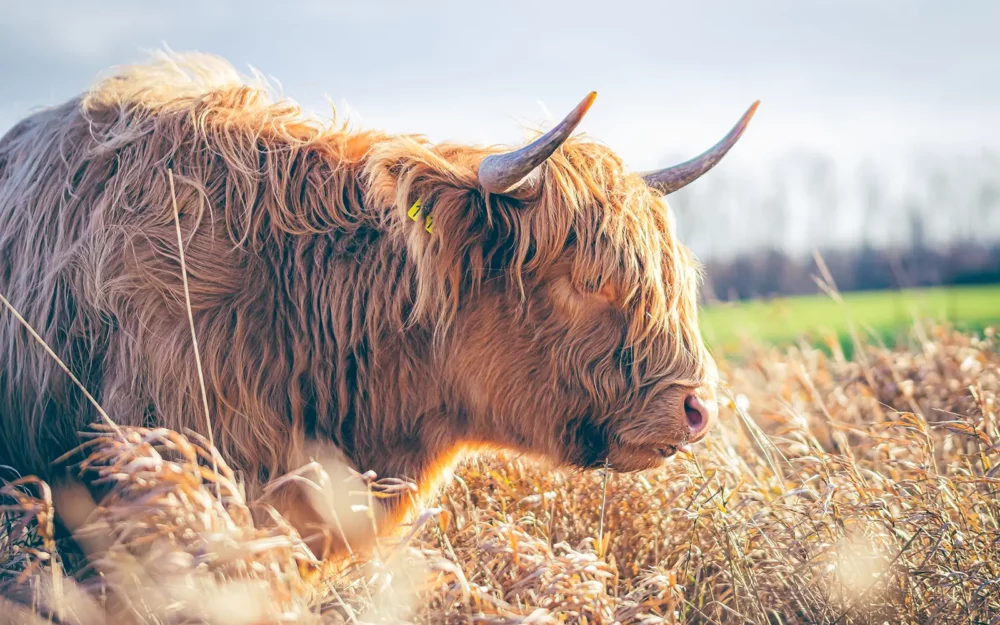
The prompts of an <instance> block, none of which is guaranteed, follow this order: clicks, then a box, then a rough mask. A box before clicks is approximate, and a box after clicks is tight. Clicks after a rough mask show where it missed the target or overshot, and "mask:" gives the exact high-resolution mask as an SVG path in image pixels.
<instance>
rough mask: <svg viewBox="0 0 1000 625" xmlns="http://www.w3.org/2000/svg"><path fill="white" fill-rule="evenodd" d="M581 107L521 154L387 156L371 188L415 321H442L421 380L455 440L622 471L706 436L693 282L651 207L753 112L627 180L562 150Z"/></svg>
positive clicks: (685, 257) (382, 154) (709, 376)
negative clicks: (389, 220)
mask: <svg viewBox="0 0 1000 625" xmlns="http://www.w3.org/2000/svg"><path fill="white" fill-rule="evenodd" d="M592 101H593V94H592V95H591V96H590V97H588V98H587V99H585V100H584V102H582V103H581V104H580V106H578V107H577V108H576V109H575V110H574V111H573V112H572V113H571V114H570V115H569V116H567V118H566V119H564V120H563V121H562V122H561V123H560V124H559V125H557V126H556V127H555V128H553V130H551V131H549V132H548V133H546V134H545V135H543V136H541V137H540V138H538V139H537V140H535V141H534V142H533V143H531V144H530V145H528V146H525V147H524V148H521V149H520V150H517V151H515V152H510V153H504V154H496V153H489V152H484V151H477V150H471V149H469V148H464V147H461V146H437V147H435V148H430V149H425V148H423V147H420V145H418V144H416V143H406V144H405V145H398V146H396V145H387V146H386V147H384V148H380V149H379V150H378V152H377V154H376V159H375V161H376V162H377V163H379V164H376V165H375V166H373V167H372V169H371V177H370V179H371V180H372V181H373V184H374V187H373V193H374V194H375V195H376V197H380V198H383V200H382V201H384V202H391V203H392V204H393V205H394V206H395V208H396V213H395V214H394V219H398V222H399V223H401V224H403V225H402V226H401V228H400V230H399V232H400V233H401V236H402V237H404V238H405V240H406V242H407V247H408V250H409V252H408V253H409V254H410V255H411V257H412V258H413V262H415V263H416V264H417V265H418V267H419V276H420V277H419V279H418V281H417V285H418V287H417V289H416V301H415V310H417V311H418V312H419V311H425V312H427V313H428V314H432V315H436V316H437V319H436V321H435V323H436V325H437V330H438V332H436V336H437V337H438V338H443V339H445V340H443V341H439V342H436V345H438V346H439V347H440V351H439V350H438V349H435V350H434V356H433V357H432V360H433V364H432V368H433V369H434V370H435V371H434V376H435V378H436V379H438V380H440V381H441V382H442V384H443V386H444V387H445V391H444V394H445V399H444V403H445V405H446V408H447V409H448V413H449V414H452V415H454V417H455V423H453V424H452V425H453V426H454V430H455V431H458V432H460V433H461V435H462V436H464V437H465V438H467V439H469V440H468V442H470V443H485V444H500V445H506V446H513V447H516V448H519V449H521V450H524V451H532V452H537V453H541V454H544V455H546V456H549V457H550V458H554V459H557V460H559V461H563V462H567V463H570V464H573V465H576V466H580V467H595V466H600V465H602V464H605V463H607V464H608V465H610V466H611V467H613V468H615V469H618V470H621V471H632V470H640V469H646V468H650V467H653V466H656V465H657V464H659V463H661V462H662V460H663V458H664V457H667V456H670V455H672V454H673V453H675V452H676V451H677V450H678V449H680V448H682V447H683V446H685V445H687V444H690V443H693V442H696V441H698V440H700V439H701V438H703V437H704V436H705V435H706V434H707V433H708V432H709V430H710V429H711V427H712V424H713V422H714V421H715V419H716V415H717V405H716V394H715V384H716V367H715V363H714V362H713V360H712V358H711V356H710V355H709V353H708V351H707V350H706V348H705V345H704V343H703V342H702V340H701V337H700V334H699V329H698V321H697V304H696V298H697V289H698V282H699V270H698V266H697V263H696V261H695V260H694V258H693V257H692V255H691V253H690V252H689V251H688V249H687V248H686V247H685V246H684V245H683V244H682V243H681V242H680V241H678V240H677V236H676V232H675V229H674V226H673V219H672V217H671V215H670V213H669V208H668V206H667V205H666V203H665V202H664V200H663V196H664V195H667V194H669V193H670V192H672V191H674V190H676V189H679V188H681V187H683V186H684V185H686V184H688V183H690V182H691V181H693V180H694V179H696V178H698V177H699V176H701V175H702V174H703V173H705V172H706V171H708V170H709V169H710V168H711V167H713V166H714V165H715V164H716V163H717V162H718V161H719V160H720V159H721V158H722V156H723V155H724V154H725V153H726V152H727V151H728V150H729V148H730V147H732V145H733V144H734V143H735V142H736V140H737V139H738V138H739V136H740V135H741V134H742V132H743V130H744V128H745V126H746V124H747V122H748V121H749V119H750V116H751V115H752V113H753V111H754V109H755V108H756V105H754V107H752V108H751V109H750V110H749V111H748V112H747V113H746V114H745V115H744V117H743V119H741V120H740V123H739V124H737V126H736V127H734V128H733V130H732V131H730V133H729V134H728V135H727V136H726V137H725V138H724V139H723V140H722V141H721V142H720V143H718V144H717V145H716V146H714V147H713V148H712V149H710V150H708V151H707V152H705V153H704V154H702V155H701V156H699V157H697V158H694V159H692V160H690V161H687V162H685V163H683V164H681V165H678V166H675V167H671V168H667V169H664V170H659V171H655V172H648V173H645V174H636V173H630V172H628V171H627V170H626V169H625V168H624V167H623V165H622V163H621V161H620V160H619V159H618V157H617V156H616V155H615V154H614V153H613V152H612V151H610V150H609V149H607V148H605V147H603V146H601V145H598V144H595V143H592V142H586V141H582V140H578V139H570V138H569V137H570V134H571V132H572V131H573V129H574V128H575V126H576V125H577V123H579V121H580V119H581V118H582V116H583V114H584V113H585V112H586V110H587V108H589V106H590V103H591V102H592ZM417 199H420V200H421V202H422V204H423V208H422V209H419V210H425V211H427V212H428V213H429V214H430V215H431V217H432V218H433V229H434V233H433V234H430V235H429V234H428V232H425V228H422V227H420V226H421V224H422V223H423V219H422V217H418V218H416V219H417V221H416V223H414V222H413V221H412V219H414V218H413V217H412V215H411V216H410V217H411V219H410V220H408V219H406V218H404V217H402V213H404V212H406V211H407V207H408V206H411V204H412V203H414V201H415V200H417ZM417 210H418V209H414V211H417ZM432 308H436V311H435V310H431V309H432ZM442 329H443V330H444V331H441V330H442Z"/></svg>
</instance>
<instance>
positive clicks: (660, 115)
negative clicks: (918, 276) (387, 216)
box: [0, 0, 1000, 242]
mask: <svg viewBox="0 0 1000 625" xmlns="http://www.w3.org/2000/svg"><path fill="white" fill-rule="evenodd" d="M6 3H7V4H9V6H7V7H5V8H4V10H3V11H0V84H2V85H4V88H3V89H2V90H0V132H3V131H5V130H6V129H7V128H8V127H10V126H11V125H12V124H14V123H16V122H17V121H18V120H19V119H20V118H22V117H23V116H25V115H27V114H29V113H30V112H31V111H32V110H36V109H37V108H39V107H42V106H49V105H54V104H57V103H59V102H61V101H63V100H65V99H67V98H70V97H73V96H74V95H75V94H77V93H79V92H80V91H81V90H83V89H85V88H86V87H87V86H88V85H89V84H91V83H92V82H93V80H94V79H95V78H96V77H97V76H98V75H99V73H101V72H104V71H107V70H108V69H109V68H111V67H112V66H114V65H119V64H126V63H131V62H135V61H141V60H142V59H143V58H145V56H146V54H147V52H148V51H150V50H154V49H157V48H161V49H162V48H169V49H172V50H174V51H176V52H184V51H199V52H205V53H212V54H218V55H220V56H223V57H225V58H226V59H228V60H229V61H230V62H231V63H233V64H234V65H235V66H236V67H237V68H238V69H240V70H243V71H247V72H249V71H250V70H251V69H256V70H258V71H260V72H261V73H263V74H264V75H266V76H268V77H270V78H271V79H272V80H273V81H274V82H275V83H278V84H280V85H281V88H282V90H283V93H284V94H285V95H286V96H289V97H291V98H293V99H295V100H296V101H298V102H299V103H300V104H301V105H302V106H303V107H304V108H306V109H309V110H311V111H315V112H317V113H320V114H325V113H326V112H327V111H328V110H329V105H328V101H329V102H332V103H333V104H334V105H335V106H336V107H337V109H338V111H339V113H340V114H345V113H346V114H348V116H349V117H350V118H351V119H353V120H354V121H355V122H356V123H359V124H361V125H362V126H364V127H370V128H383V129H385V130H388V131H390V132H419V133H423V134H425V135H427V136H428V137H430V138H431V139H432V140H441V141H443V140H454V141H464V142H472V143H489V144H494V143H503V144H512V145H516V144H518V143H519V142H520V141H521V140H522V139H523V137H524V136H525V126H526V125H527V126H539V125H541V126H544V125H545V124H547V123H551V122H552V121H553V120H554V119H558V118H561V117H562V115H564V114H565V113H566V112H568V111H569V110H570V109H571V108H572V107H573V106H574V105H575V104H576V103H577V102H579V100H580V99H581V98H582V97H583V96H584V95H586V94H587V93H588V92H589V91H591V90H597V92H598V98H597V101H596V103H595V105H594V107H593V108H592V109H591V111H590V113H589V114H588V116H587V118H586V119H585V121H584V122H583V124H581V126H580V128H579V130H580V131H582V132H585V133H586V134H587V135H589V136H590V137H592V138H594V139H596V140H599V141H601V142H603V143H605V144H607V145H609V146H611V147H612V148H613V149H615V150H616V151H617V152H618V153H619V154H620V155H621V156H622V158H623V159H624V160H625V161H626V162H627V163H628V164H629V166H631V167H634V168H635V169H646V168H651V167H658V166H664V165H667V164H671V163H672V162H674V161H676V160H678V159H684V158H687V157H690V156H692V155H694V154H696V153H698V152H700V151H701V150H703V149H705V148H707V147H708V146H710V145H711V144H712V143H714V142H715V141H716V140H717V139H719V138H720V137H721V136H722V135H723V134H724V133H725V132H726V131H727V130H728V129H729V128H730V127H731V126H732V124H733V123H735V121H736V119H737V118H738V117H739V115H740V114H741V113H742V112H743V111H744V110H745V109H746V108H747V106H749V105H750V103H752V102H753V101H754V100H757V99H760V100H761V106H760V109H759V110H758V113H757V115H756V117H755V119H754V121H753V122H752V123H751V125H750V128H749V129H748V130H747V132H746V134H745V135H744V137H743V139H741V141H740V142H739V144H738V145H737V146H736V147H735V148H734V149H733V150H732V151H731V152H730V155H729V156H727V157H726V159H725V160H724V161H723V163H722V164H721V165H720V166H719V167H717V168H716V170H713V172H711V173H709V174H708V175H706V176H705V177H704V178H703V179H702V180H699V181H698V182H697V183H695V185H693V187H692V189H691V191H692V193H691V194H689V195H690V196H691V197H695V196H697V193H698V192H702V195H704V193H705V192H708V191H712V185H713V184H716V185H717V186H723V181H724V180H729V182H728V183H726V184H727V185H728V187H727V188H732V186H733V185H732V180H734V179H735V180H742V181H743V183H742V184H743V186H742V187H741V186H740V185H736V188H737V190H738V191H739V190H740V189H744V188H746V189H749V186H747V185H753V184H756V185H757V187H758V188H757V189H755V190H753V191H751V190H747V191H746V193H745V195H746V196H747V197H751V196H752V197H758V198H759V197H763V195H766V194H767V193H766V192H767V189H766V188H764V187H766V186H767V185H769V184H771V182H770V181H773V179H774V176H775V175H776V174H775V172H776V171H780V170H781V167H782V166H783V165H782V163H784V164H785V166H786V169H787V164H788V162H789V160H791V161H793V165H794V162H795V161H796V159H797V158H798V157H797V156H796V155H800V154H821V155H823V156H824V158H829V159H831V161H832V162H833V163H834V164H835V166H836V168H837V170H838V171H840V172H845V171H853V170H852V169H851V168H854V169H856V168H857V167H867V166H869V165H871V166H874V167H878V168H879V170H880V171H884V172H887V173H885V174H884V175H886V176H890V175H894V176H896V178H897V179H896V181H895V182H893V183H892V184H893V185H896V186H899V185H901V184H902V185H903V186H905V185H906V184H907V183H906V180H908V177H912V176H914V175H917V174H915V173H914V171H913V168H914V167H915V166H914V165H913V164H912V163H911V161H912V158H910V157H911V155H913V154H916V153H921V154H935V155H938V156H941V157H942V158H950V157H951V155H954V158H955V159H961V158H972V159H973V160H975V159H976V158H978V157H977V156H976V155H984V154H987V155H988V154H993V153H995V152H1000V80H997V77H1000V37H998V36H997V32H998V29H1000V28H998V27H1000V2H994V1H991V0H964V1H963V2H960V3H949V2H940V1H937V2H930V1H925V0H905V1H904V0H898V1H891V0H882V1H877V0H867V1H855V0H839V1H837V2H833V1H821V0H816V1H808V2H803V1H802V0H774V1H767V0H758V1H754V2H746V1H743V2H735V1H729V2H722V1H711V0H704V1H699V2H690V1H688V2H683V3H680V2H666V1H657V0H616V1H615V2H606V1H605V2H595V1H576V2H572V1H559V2H545V1H541V0H537V1H534V2H530V1H523V0H506V1H504V2H491V3H478V2H459V1H452V2H444V1H432V0H429V1H425V2H416V1H412V0H411V1H409V2H403V1H395V0H366V1H361V0H357V1H355V0H327V1H321V0H308V1H306V0H303V1H301V2H295V1H292V0H288V1H283V2H275V1H273V0H272V1H270V2H262V1H260V0H243V1H236V0H214V1H213V0H200V1H192V0H174V1H172V2H169V3H167V2H157V3H153V2H142V1H139V0H103V1H101V0H93V1H89V2H83V1H80V0H77V1H71V0H32V1H25V0H6ZM970 155H971V156H970ZM956 162H957V161H956ZM981 164H982V163H980V162H978V161H976V165H977V166H980V165H981ZM893 172H895V173H893ZM838 175H840V174H838ZM713 181H715V183H713ZM900 181H903V182H900ZM887 184H889V183H887ZM695 187H697V188H695ZM740 193H742V192H740ZM755 194H756V195H755ZM848 195H849V194H848ZM713 197H714V196H713ZM713 201H715V202H723V203H724V202H730V203H734V202H735V203H736V204H739V205H740V206H744V205H746V204H748V203H750V202H751V201H750V200H740V199H739V198H738V197H737V198H732V197H730V198H728V199H726V198H722V199H719V198H715V199H714V200H713ZM753 201H754V202H757V201H759V200H753ZM799 204H801V208H799V209H797V210H800V211H802V212H809V211H816V210H819V209H817V208H816V207H815V206H812V205H811V204H810V202H809V201H808V200H803V201H801V202H799ZM807 205H808V206H807ZM750 208H752V206H751V207H750ZM852 210H854V212H857V211H858V210H861V209H858V208H857V207H855V208H854V209H852ZM848 212H850V211H847V210H846V209H845V215H846V214H847V213H848ZM859 216H860V213H858V214H857V215H855V216H854V217H853V218H847V217H846V216H845V220H846V222H847V223H848V225H849V227H847V228H846V230H845V231H847V232H849V233H850V232H854V233H855V234H848V235H847V236H848V237H850V236H856V231H857V229H858V228H859V227H860V226H859V225H858V224H860V223H861V222H860V221H859ZM681 218H682V219H683V215H682V216H681ZM850 224H854V225H853V226H851V225H850ZM804 236H805V235H804V234H803V233H801V232H797V231H792V232H790V233H789V234H788V236H787V237H786V238H788V239H790V240H791V241H792V242H795V241H797V240H799V239H801V238H802V237H804Z"/></svg>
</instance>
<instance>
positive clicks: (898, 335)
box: [701, 285, 1000, 357]
mask: <svg viewBox="0 0 1000 625" xmlns="http://www.w3.org/2000/svg"><path fill="white" fill-rule="evenodd" d="M839 297H841V298H842V301H836V300H835V299H834V298H832V297H829V296H827V295H807V296H798V297H784V298H776V299H771V300H753V301H747V302H732V303H729V302H726V303H717V304H712V305H709V306H706V307H705V308H703V309H702V313H701V319H702V333H703V335H704V337H705V340H706V341H707V342H708V343H709V344H710V345H711V346H712V348H713V349H714V350H715V351H716V352H717V353H721V354H724V355H727V354H729V355H731V354H734V353H737V352H739V351H741V350H742V349H744V347H745V346H746V345H748V344H753V343H759V342H764V343H771V344H789V343H791V342H793V341H795V340H797V339H802V338H804V339H806V340H808V341H810V342H812V343H813V344H814V345H824V346H825V345H828V338H829V337H831V336H832V337H836V338H837V340H838V342H839V343H840V345H841V348H842V349H843V350H844V351H845V353H846V354H847V356H848V357H850V356H851V354H852V353H853V350H854V345H853V341H852V339H851V335H850V330H851V327H852V324H853V326H854V327H855V329H856V331H857V332H858V333H859V335H860V336H861V338H866V337H867V338H869V339H870V338H875V337H877V339H878V340H881V341H883V342H885V343H886V344H888V345H892V344H894V343H896V342H898V341H899V340H902V339H905V338H906V337H907V335H908V333H909V330H910V329H911V328H912V326H913V323H914V321H915V320H917V319H926V320H933V321H939V322H949V323H951V324H953V325H954V326H955V327H956V328H958V329H962V330H979V331H981V330H982V329H983V328H985V327H986V326H987V325H989V324H996V323H998V322H1000V285H990V286H970V287H941V288H927V289H906V290H901V291H866V292H854V293H844V294H842V295H839Z"/></svg>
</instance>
